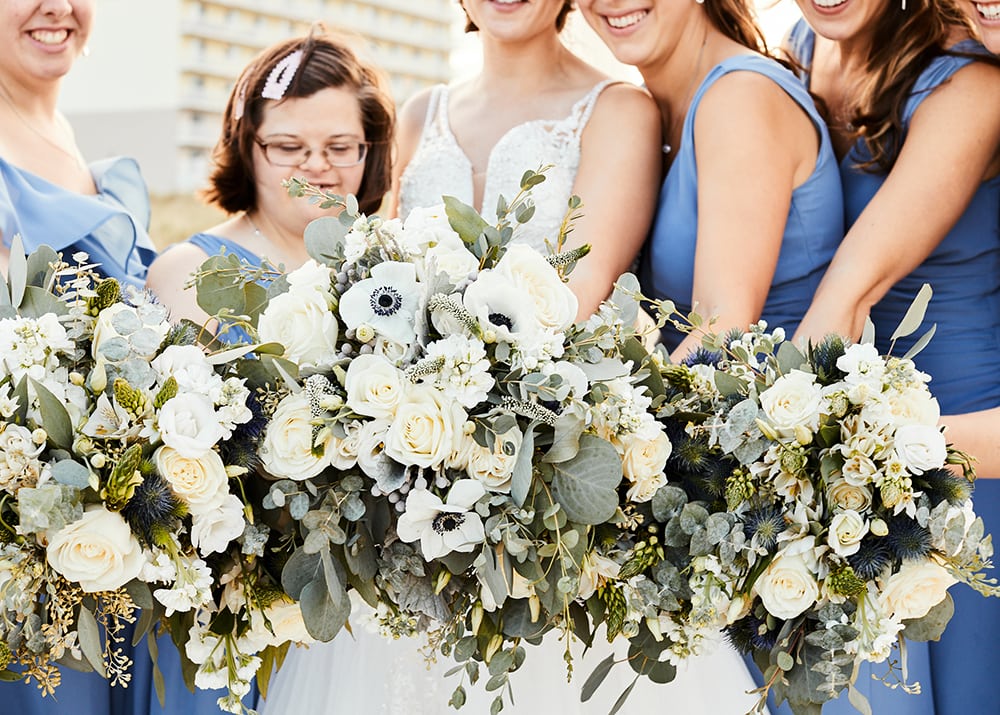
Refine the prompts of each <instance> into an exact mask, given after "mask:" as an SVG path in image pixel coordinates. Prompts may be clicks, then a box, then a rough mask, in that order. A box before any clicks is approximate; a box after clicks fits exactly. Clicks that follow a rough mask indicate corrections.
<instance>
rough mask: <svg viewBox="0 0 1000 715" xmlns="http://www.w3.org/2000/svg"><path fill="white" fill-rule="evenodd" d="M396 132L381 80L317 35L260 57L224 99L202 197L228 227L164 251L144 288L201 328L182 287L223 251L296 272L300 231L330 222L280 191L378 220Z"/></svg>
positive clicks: (323, 212)
mask: <svg viewBox="0 0 1000 715" xmlns="http://www.w3.org/2000/svg"><path fill="white" fill-rule="evenodd" d="M394 123H395V110H394V108H393V103H392V99H391V97H390V96H389V94H388V90H387V88H386V85H385V82H384V80H383V79H382V77H381V75H380V73H379V72H377V71H376V70H375V69H374V68H373V67H371V66H369V65H366V64H364V63H362V62H361V61H360V60H359V59H358V58H357V57H356V56H355V54H354V52H353V51H351V50H350V49H349V48H348V47H347V46H346V45H344V44H342V43H341V42H340V41H338V40H335V39H334V38H332V37H331V36H329V35H327V34H325V32H324V31H322V30H321V29H314V31H313V32H312V33H310V34H309V35H308V36H305V37H297V38H294V39H290V40H286V41H284V42H280V43H278V44H276V45H273V46H271V47H269V48H267V49H265V50H264V51H263V52H262V53H261V54H260V55H259V56H258V57H257V59H255V60H254V61H253V62H252V63H251V64H250V65H249V66H248V67H247V68H246V69H244V70H243V73H242V74H241V75H240V78H239V79H238V80H237V83H236V87H235V88H234V89H233V92H232V94H231V95H230V97H229V103H228V104H227V105H226V112H225V115H224V117H223V131H222V136H221V137H220V138H219V142H218V144H217V145H216V147H215V155H214V158H215V169H214V171H213V172H212V175H211V177H210V179H209V188H208V190H207V191H206V192H205V196H206V197H207V198H208V200H209V201H210V202H211V203H213V204H215V205H217V206H219V207H220V208H222V209H223V210H225V211H226V212H228V213H229V214H230V218H228V219H227V220H226V221H224V222H222V223H220V224H219V225H217V226H213V227H212V228H209V229H207V230H205V231H204V232H201V233H197V234H195V235H194V236H191V237H190V238H189V239H188V240H187V241H185V242H183V243H181V244H178V245H176V246H173V247H171V249H170V250H168V251H166V252H164V253H163V255H162V256H160V257H159V258H157V259H156V261H155V262H154V263H153V265H152V266H150V269H149V277H148V279H147V286H148V287H149V288H150V290H152V291H153V292H154V293H156V295H157V296H158V297H159V299H160V301H161V302H163V303H164V304H166V305H167V306H169V307H170V309H171V314H172V317H173V318H174V319H175V320H176V319H180V318H190V319H191V320H194V321H195V322H197V323H204V322H205V321H207V320H208V316H207V315H206V314H205V312H204V311H203V310H202V309H201V308H200V307H198V304H197V301H196V294H195V291H193V290H185V289H184V282H185V279H186V278H187V276H189V275H190V274H191V273H192V272H193V271H195V270H196V269H197V268H198V267H199V266H200V265H201V264H202V263H203V262H204V261H205V259H207V258H208V257H209V256H212V255H215V254H217V253H219V252H220V251H221V250H223V249H225V250H226V251H227V252H229V253H233V254H235V255H237V256H238V257H239V258H241V259H243V260H244V261H246V262H247V263H248V264H250V265H252V266H259V265H260V262H261V257H264V256H266V257H267V258H268V259H269V260H270V261H271V262H272V263H273V264H275V265H277V264H279V263H280V264H283V265H284V267H285V269H286V270H294V269H295V268H298V267H299V266H301V265H302V264H303V263H305V261H306V260H307V259H308V258H309V255H308V253H307V252H306V247H305V243H304V241H303V232H304V231H305V228H306V226H307V225H308V224H309V222H310V221H312V220H313V219H316V218H319V217H321V216H330V215H333V214H331V211H330V210H329V209H321V208H319V206H318V205H316V204H314V203H311V202H309V201H307V200H305V199H298V198H292V197H291V196H289V195H288V191H287V190H286V189H285V188H284V187H283V186H282V182H283V181H284V180H286V179H289V178H292V177H293V176H294V177H300V178H303V179H305V180H306V181H308V182H310V183H311V184H313V185H314V186H318V187H320V188H323V189H326V190H329V191H332V192H334V193H336V194H340V195H342V196H346V195H347V194H354V195H356V196H357V198H358V204H359V206H360V210H361V211H362V212H364V213H367V214H371V213H375V212H376V211H377V210H378V208H379V205H380V204H381V202H382V197H383V195H384V194H385V193H386V192H387V191H388V189H389V185H390V180H391V179H390V154H391V148H392V147H391V141H392V133H393V126H394ZM239 333H242V331H234V330H230V331H227V332H226V333H224V334H223V338H224V339H233V338H238V337H240V335H239Z"/></svg>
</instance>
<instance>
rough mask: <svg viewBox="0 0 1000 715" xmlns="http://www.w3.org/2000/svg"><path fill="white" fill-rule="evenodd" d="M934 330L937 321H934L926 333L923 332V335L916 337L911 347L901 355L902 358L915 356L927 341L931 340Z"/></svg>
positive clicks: (907, 358)
mask: <svg viewBox="0 0 1000 715" xmlns="http://www.w3.org/2000/svg"><path fill="white" fill-rule="evenodd" d="M936 332H937V323H934V324H933V325H932V326H931V327H930V329H929V330H928V331H927V332H926V333H924V334H923V335H921V336H920V338H919V339H917V342H915V343H913V347H911V348H910V349H909V350H907V351H906V354H905V355H904V356H903V358H904V359H906V360H912V359H913V358H915V357H916V356H917V354H918V353H919V352H920V351H921V350H923V349H924V348H926V347H927V343H929V342H930V341H931V338H933V337H934V333H936Z"/></svg>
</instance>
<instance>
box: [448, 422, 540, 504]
mask: <svg viewBox="0 0 1000 715" xmlns="http://www.w3.org/2000/svg"><path fill="white" fill-rule="evenodd" d="M521 439H522V435H521V432H520V430H516V429H513V430H510V431H509V432H507V433H505V434H503V435H497V437H496V440H495V444H494V445H493V449H488V448H486V447H483V446H481V445H480V444H478V443H476V441H475V440H474V439H472V437H468V438H466V439H464V440H462V441H463V442H472V444H473V445H474V446H473V447H471V448H470V449H469V454H468V460H467V462H466V466H465V471H466V472H467V473H468V475H469V476H470V477H472V478H473V479H475V480H476V481H478V482H480V483H481V484H482V485H483V486H484V487H486V489H487V491H491V492H500V493H504V494H506V493H508V492H509V491H510V480H511V477H512V476H513V474H514V464H515V463H516V462H517V453H518V452H519V451H520V449H521ZM455 456H456V452H453V453H452V454H451V455H450V457H449V458H450V459H455Z"/></svg>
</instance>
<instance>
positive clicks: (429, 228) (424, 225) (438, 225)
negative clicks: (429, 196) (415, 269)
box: [401, 204, 471, 256]
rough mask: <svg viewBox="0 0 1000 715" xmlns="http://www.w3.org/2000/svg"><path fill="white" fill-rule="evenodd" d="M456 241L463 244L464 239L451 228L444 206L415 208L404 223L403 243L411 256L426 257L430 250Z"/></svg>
mask: <svg viewBox="0 0 1000 715" xmlns="http://www.w3.org/2000/svg"><path fill="white" fill-rule="evenodd" d="M455 241H458V242H459V243H461V241H462V239H460V238H459V237H458V234H456V233H455V229H453V228H452V227H451V223H450V222H449V221H448V214H447V213H446V212H445V209H444V204H438V205H437V206H428V207H426V208H422V207H418V208H415V209H413V210H411V211H410V213H409V214H408V215H407V217H406V221H404V222H403V232H402V237H401V243H402V244H403V247H404V248H405V249H406V250H407V252H408V253H410V254H411V255H415V256H420V255H424V254H425V253H426V252H427V249H428V248H432V247H434V246H438V245H441V244H447V243H452V244H453V243H454V242H455ZM466 253H468V251H466ZM470 255H471V254H470Z"/></svg>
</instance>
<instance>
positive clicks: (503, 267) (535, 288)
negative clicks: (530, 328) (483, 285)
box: [496, 244, 579, 331]
mask: <svg viewBox="0 0 1000 715" xmlns="http://www.w3.org/2000/svg"><path fill="white" fill-rule="evenodd" d="M496 271H497V272H498V273H500V274H502V275H505V276H507V277H509V278H510V280H511V281H513V283H514V285H515V286H517V287H518V288H519V289H520V290H522V291H524V292H525V293H526V294H527V295H528V296H530V297H531V300H532V302H533V303H534V305H535V315H536V317H537V318H538V322H539V323H540V324H541V325H542V327H545V328H552V329H553V330H558V331H561V330H565V329H566V328H568V327H569V326H571V325H572V324H573V321H575V320H576V313H577V310H578V309H579V303H578V302H577V299H576V295H574V293H573V291H571V290H570V289H569V287H568V286H567V285H566V284H565V283H563V280H562V278H560V277H559V273H558V272H557V271H556V269H555V268H553V267H552V266H551V265H550V264H549V262H548V261H547V260H545V257H544V256H543V255H542V254H540V253H539V252H538V251H536V250H535V249H533V248H531V247H530V246H527V245H524V244H516V245H509V246H507V252H506V253H505V254H504V255H503V258H501V259H500V261H499V263H497V265H496Z"/></svg>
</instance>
